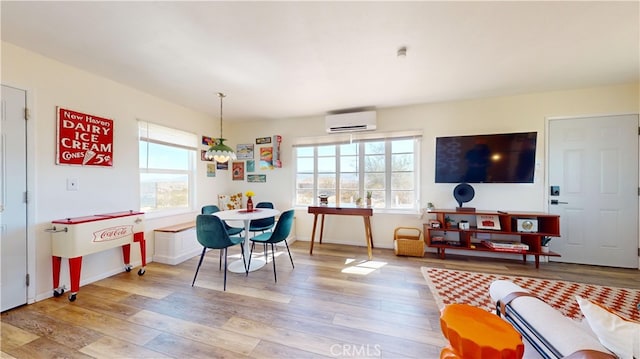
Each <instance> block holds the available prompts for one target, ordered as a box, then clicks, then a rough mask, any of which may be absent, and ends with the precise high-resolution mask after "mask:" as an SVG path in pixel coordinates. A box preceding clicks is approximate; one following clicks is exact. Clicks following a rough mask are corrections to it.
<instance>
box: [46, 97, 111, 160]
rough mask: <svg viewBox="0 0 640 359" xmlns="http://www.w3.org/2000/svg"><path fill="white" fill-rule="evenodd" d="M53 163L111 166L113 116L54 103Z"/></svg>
mask: <svg viewBox="0 0 640 359" xmlns="http://www.w3.org/2000/svg"><path fill="white" fill-rule="evenodd" d="M56 117H57V126H56V129H57V134H56V137H57V139H56V144H57V147H56V164H59V165H78V166H100V167H112V166H113V120H111V119H108V118H103V117H98V116H94V115H89V114H86V113H81V112H76V111H72V110H68V109H65V108H62V107H56Z"/></svg>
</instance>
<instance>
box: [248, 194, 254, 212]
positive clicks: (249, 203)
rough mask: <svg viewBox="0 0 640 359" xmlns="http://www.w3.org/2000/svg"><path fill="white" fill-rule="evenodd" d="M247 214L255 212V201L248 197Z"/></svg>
mask: <svg viewBox="0 0 640 359" xmlns="http://www.w3.org/2000/svg"><path fill="white" fill-rule="evenodd" d="M247 212H253V200H252V199H251V197H247Z"/></svg>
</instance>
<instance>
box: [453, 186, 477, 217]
mask: <svg viewBox="0 0 640 359" xmlns="http://www.w3.org/2000/svg"><path fill="white" fill-rule="evenodd" d="M475 195H476V191H474V189H473V187H471V185H470V184H468V183H460V184H459V185H457V186H456V187H455V188H454V189H453V198H455V199H456V201H457V202H458V207H457V208H456V211H460V212H475V210H476V209H475V208H473V207H462V204H463V203H466V202H469V201H471V200H472V199H473V197H475Z"/></svg>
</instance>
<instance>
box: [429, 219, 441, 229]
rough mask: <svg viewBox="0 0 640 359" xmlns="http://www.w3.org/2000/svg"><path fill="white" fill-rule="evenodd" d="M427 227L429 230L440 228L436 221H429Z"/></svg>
mask: <svg viewBox="0 0 640 359" xmlns="http://www.w3.org/2000/svg"><path fill="white" fill-rule="evenodd" d="M429 227H431V228H440V221H438V220H436V219H431V220H429Z"/></svg>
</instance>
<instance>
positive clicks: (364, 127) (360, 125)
mask: <svg viewBox="0 0 640 359" xmlns="http://www.w3.org/2000/svg"><path fill="white" fill-rule="evenodd" d="M325 124H326V129H327V132H328V133H340V132H357V131H373V130H375V129H376V111H362V112H348V113H340V114H335V115H327V116H326V117H325Z"/></svg>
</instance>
